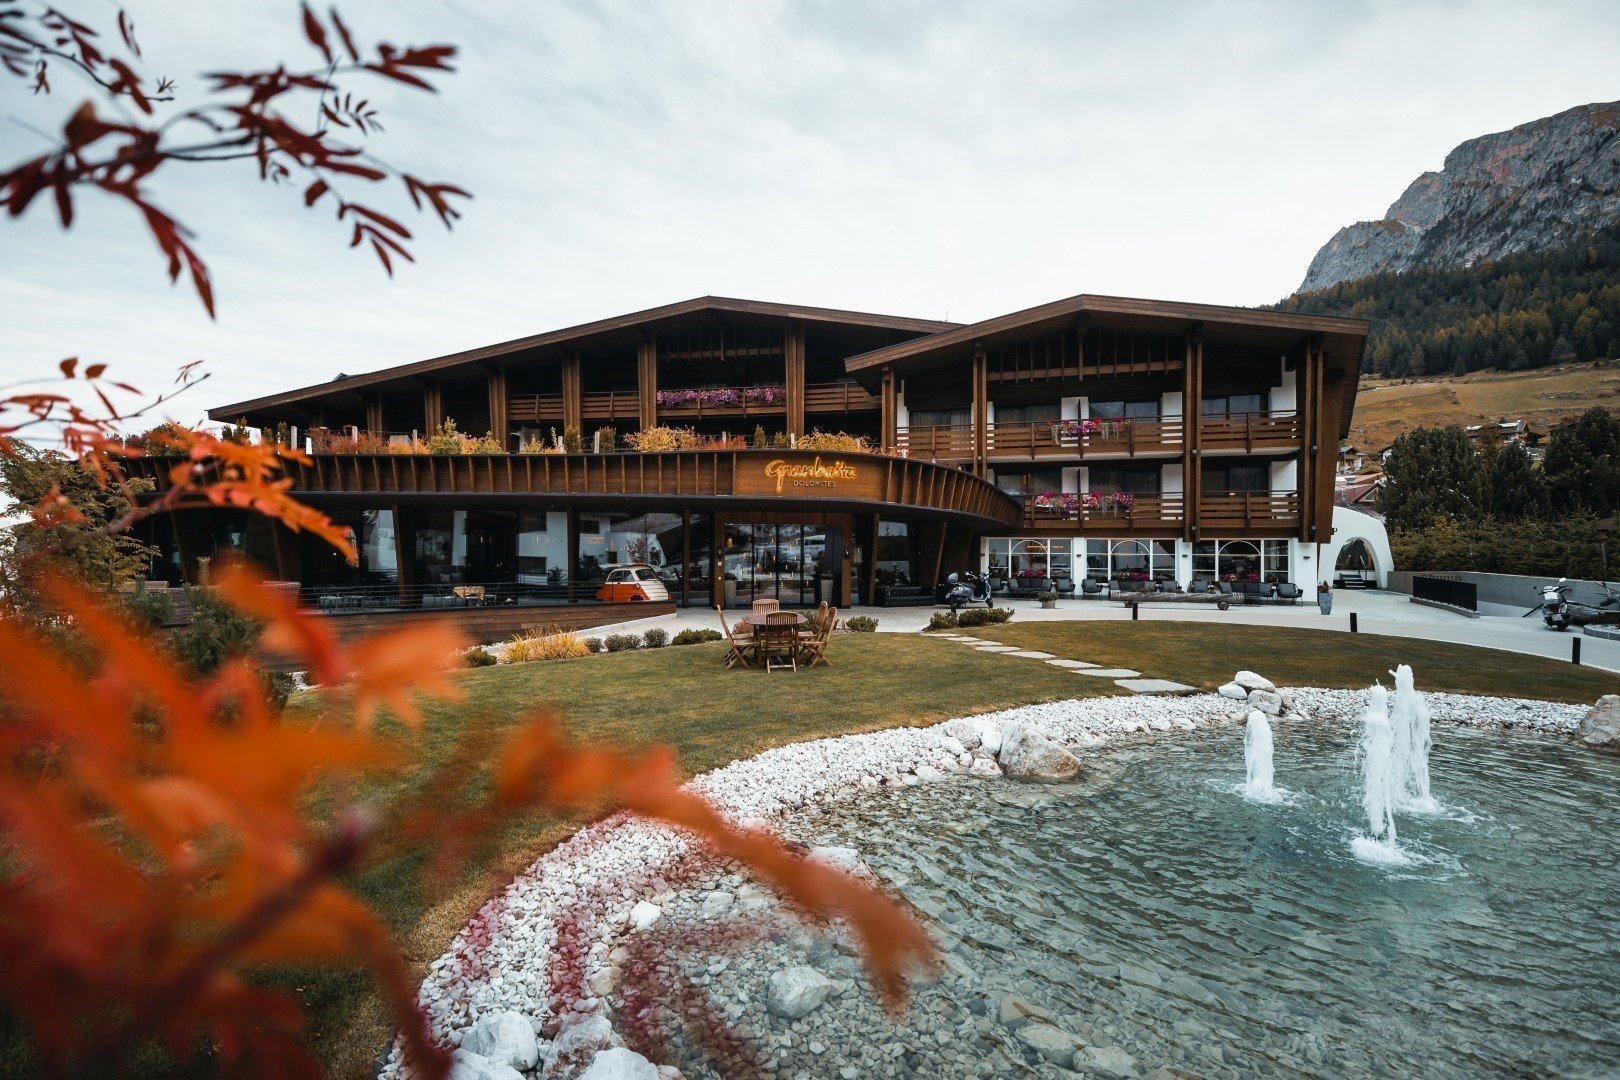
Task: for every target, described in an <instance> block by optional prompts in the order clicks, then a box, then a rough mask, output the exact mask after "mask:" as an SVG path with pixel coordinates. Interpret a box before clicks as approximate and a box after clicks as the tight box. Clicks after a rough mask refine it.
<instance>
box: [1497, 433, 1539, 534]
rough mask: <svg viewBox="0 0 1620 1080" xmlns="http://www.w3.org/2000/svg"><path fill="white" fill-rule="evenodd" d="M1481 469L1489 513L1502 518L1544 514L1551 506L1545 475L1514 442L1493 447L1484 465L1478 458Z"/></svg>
mask: <svg viewBox="0 0 1620 1080" xmlns="http://www.w3.org/2000/svg"><path fill="white" fill-rule="evenodd" d="M1480 471H1481V473H1482V474H1484V475H1485V476H1486V477H1487V478H1488V482H1487V483H1486V484H1485V485H1484V486H1485V487H1486V488H1487V489H1488V490H1489V493H1490V494H1489V508H1490V515H1491V517H1493V518H1497V519H1500V520H1506V521H1517V520H1520V519H1524V518H1544V517H1546V516H1547V514H1548V511H1549V510H1550V509H1551V500H1550V499H1549V498H1548V493H1547V479H1546V477H1545V476H1544V475H1543V474H1542V472H1541V470H1540V469H1538V468H1536V463H1535V462H1534V461H1533V460H1531V458H1530V452H1529V451H1528V450H1526V449H1525V448H1524V447H1523V446H1521V445H1520V444H1518V443H1509V444H1508V445H1506V446H1504V447H1502V448H1501V449H1499V450H1497V451H1496V453H1495V454H1494V455H1493V457H1492V460H1491V462H1490V465H1489V467H1488V468H1486V467H1485V465H1484V462H1483V460H1482V461H1481V470H1480Z"/></svg>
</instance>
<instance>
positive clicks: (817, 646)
mask: <svg viewBox="0 0 1620 1080" xmlns="http://www.w3.org/2000/svg"><path fill="white" fill-rule="evenodd" d="M823 606H824V607H825V605H823ZM837 623H838V609H837V608H827V609H826V610H825V611H824V612H822V614H821V620H820V621H819V622H818V623H816V628H815V630H814V631H813V632H811V633H809V634H806V635H802V636H800V638H799V659H801V660H803V661H804V662H805V664H804V666H805V667H807V668H813V667H815V666H816V665H817V664H826V665H828V666H829V667H831V666H832V662H831V661H829V660H828V659H827V640H828V639H829V638H831V637H832V632H833V627H834V626H836V625H837Z"/></svg>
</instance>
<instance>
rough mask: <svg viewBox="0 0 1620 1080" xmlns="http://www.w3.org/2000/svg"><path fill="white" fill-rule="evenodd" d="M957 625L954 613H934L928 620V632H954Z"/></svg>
mask: <svg viewBox="0 0 1620 1080" xmlns="http://www.w3.org/2000/svg"><path fill="white" fill-rule="evenodd" d="M958 625H959V624H958V623H957V621H956V612H954V611H936V612H934V614H933V615H931V616H929V619H928V629H930V630H955V629H956V628H957V626H958Z"/></svg>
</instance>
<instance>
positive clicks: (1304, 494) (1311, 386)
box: [1298, 334, 1332, 540]
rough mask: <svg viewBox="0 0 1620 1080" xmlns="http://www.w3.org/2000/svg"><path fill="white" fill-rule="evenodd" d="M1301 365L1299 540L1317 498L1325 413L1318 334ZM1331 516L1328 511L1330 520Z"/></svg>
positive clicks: (1314, 512)
mask: <svg viewBox="0 0 1620 1080" xmlns="http://www.w3.org/2000/svg"><path fill="white" fill-rule="evenodd" d="M1302 366H1303V368H1304V372H1303V373H1302V374H1303V378H1304V382H1305V386H1306V392H1305V394H1304V396H1303V398H1302V399H1301V404H1302V408H1301V410H1300V425H1299V429H1300V434H1299V485H1298V486H1299V538H1300V539H1301V540H1309V539H1310V538H1311V525H1312V523H1314V522H1315V521H1316V515H1317V512H1318V510H1319V500H1320V495H1321V491H1320V489H1319V486H1318V484H1317V482H1316V479H1317V478H1316V470H1317V467H1318V462H1319V461H1320V460H1321V457H1322V437H1321V436H1322V426H1323V425H1322V414H1323V412H1324V411H1325V410H1324V409H1323V404H1324V394H1323V389H1324V387H1323V379H1322V368H1323V340H1322V335H1320V334H1314V335H1312V336H1311V339H1310V340H1309V341H1308V342H1306V344H1305V360H1304V363H1303V365H1302ZM1331 516H1332V515H1331V511H1330V512H1329V517H1330V519H1331Z"/></svg>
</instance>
